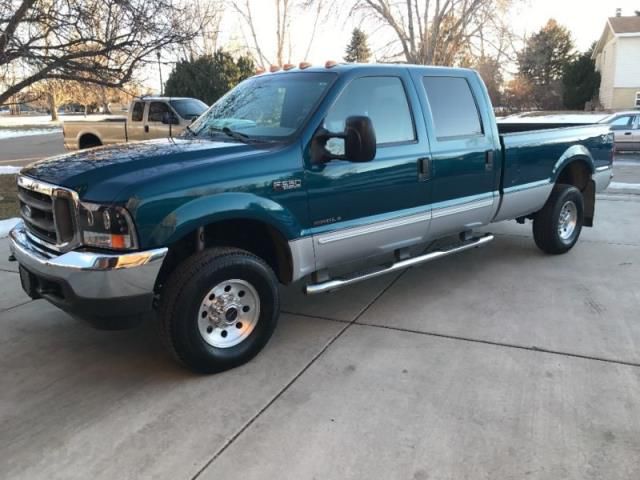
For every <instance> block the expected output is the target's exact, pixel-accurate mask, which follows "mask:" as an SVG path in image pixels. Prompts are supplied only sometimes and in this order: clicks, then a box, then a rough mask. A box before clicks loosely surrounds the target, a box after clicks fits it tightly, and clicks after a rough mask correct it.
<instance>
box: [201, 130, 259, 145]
mask: <svg viewBox="0 0 640 480" xmlns="http://www.w3.org/2000/svg"><path fill="white" fill-rule="evenodd" d="M209 131H210V132H218V133H224V134H225V135H226V136H228V137H231V138H233V139H234V140H238V141H240V142H242V143H252V142H255V141H256V139H253V138H251V137H250V136H249V135H247V134H246V133H240V132H236V131H235V130H231V129H230V128H229V127H224V128H215V127H209Z"/></svg>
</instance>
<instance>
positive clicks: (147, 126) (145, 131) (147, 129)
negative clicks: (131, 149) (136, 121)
mask: <svg viewBox="0 0 640 480" xmlns="http://www.w3.org/2000/svg"><path fill="white" fill-rule="evenodd" d="M144 133H149V125H145V126H144Z"/></svg>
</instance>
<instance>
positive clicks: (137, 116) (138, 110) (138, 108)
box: [131, 102, 144, 122]
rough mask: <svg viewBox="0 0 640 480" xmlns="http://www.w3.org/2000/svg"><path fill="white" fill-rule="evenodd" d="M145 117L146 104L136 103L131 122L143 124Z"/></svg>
mask: <svg viewBox="0 0 640 480" xmlns="http://www.w3.org/2000/svg"><path fill="white" fill-rule="evenodd" d="M143 115H144V103H142V102H136V103H134V104H133V110H132V111H131V121H132V122H141V121H142V117H143Z"/></svg>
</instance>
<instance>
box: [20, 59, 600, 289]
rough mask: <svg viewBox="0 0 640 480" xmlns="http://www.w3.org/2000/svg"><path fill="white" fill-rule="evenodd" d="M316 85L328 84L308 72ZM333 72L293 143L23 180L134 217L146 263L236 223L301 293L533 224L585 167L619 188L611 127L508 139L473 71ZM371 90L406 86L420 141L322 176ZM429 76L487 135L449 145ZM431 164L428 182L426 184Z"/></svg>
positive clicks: (86, 159) (72, 166)
mask: <svg viewBox="0 0 640 480" xmlns="http://www.w3.org/2000/svg"><path fill="white" fill-rule="evenodd" d="M317 71H324V72H326V71H327V70H326V69H314V68H311V69H308V70H305V72H317ZM331 72H332V73H333V74H334V76H335V79H334V81H333V83H332V84H331V86H330V88H329V89H328V90H327V92H326V94H325V95H324V97H323V98H322V101H321V102H320V103H319V105H318V106H317V108H316V109H315V111H314V112H313V114H312V115H311V116H310V118H309V120H308V121H307V123H306V125H305V126H304V128H303V129H302V130H301V133H300V134H299V135H298V136H297V137H295V138H293V139H292V140H291V141H288V142H287V143H264V144H250V145H246V144H242V143H237V142H236V141H234V140H232V139H227V140H224V141H222V140H216V141H209V140H202V139H188V138H181V139H163V140H155V141H150V142H142V143H130V144H126V145H119V146H113V147H104V148H98V149H93V150H88V151H83V152H79V153H74V154H67V155H62V156H59V157H54V158H51V159H48V160H44V161H42V162H38V163H35V164H32V165H31V166H29V167H27V168H25V169H24V170H23V172H22V174H23V175H27V176H30V177H34V178H37V179H40V180H42V181H45V182H48V183H51V184H54V185H60V186H64V187H66V188H70V189H73V190H75V191H77V192H78V195H79V196H80V197H81V199H82V200H86V201H91V202H97V203H109V204H117V205H120V206H124V207H126V208H127V209H128V210H129V212H130V213H131V215H132V217H133V219H134V222H135V224H136V228H137V234H138V237H139V238H138V241H139V245H140V248H141V249H155V248H161V247H169V248H170V247H171V246H172V245H173V244H175V243H176V242H178V241H179V240H180V239H181V238H184V237H185V236H186V235H190V234H192V233H193V232H195V231H196V230H197V229H198V228H200V227H203V226H207V225H211V224H214V223H216V222H220V221H224V220H229V219H233V220H243V219H246V220H252V221H258V222H261V223H263V224H266V225H269V226H271V227H272V228H273V229H275V230H276V231H278V232H279V233H280V235H281V237H282V239H284V241H286V242H287V244H288V247H289V253H290V256H289V257H290V259H291V265H290V268H291V270H292V272H291V275H290V276H289V278H291V279H293V280H296V279H298V278H301V277H302V276H305V275H307V274H310V273H312V272H314V271H318V270H323V269H326V268H330V267H333V266H336V265H339V264H342V263H345V262H349V261H352V260H356V259H362V258H366V257H370V256H376V255H379V254H384V253H388V252H392V251H396V250H398V249H401V248H404V247H410V246H413V245H417V244H420V243H424V242H426V241H428V240H430V239H434V238H438V237H442V236H445V235H448V234H452V233H459V232H461V231H466V230H470V229H472V228H475V227H478V226H481V225H486V224H488V223H491V222H493V221H500V220H506V219H513V218H518V217H523V216H526V215H530V214H532V213H534V212H536V211H537V210H539V209H540V208H541V207H542V206H543V205H544V203H545V202H546V200H547V198H548V196H549V194H550V192H551V189H552V188H553V185H554V183H555V182H556V181H557V180H558V178H559V176H560V175H561V174H562V171H563V170H564V169H565V168H566V167H567V165H569V164H571V163H573V162H581V163H583V164H584V165H585V168H587V169H588V172H589V174H590V175H591V176H592V180H591V181H594V182H596V179H597V177H598V175H599V178H600V182H596V186H597V187H598V188H604V186H606V184H607V183H608V181H607V180H606V178H605V177H606V176H607V175H608V176H609V177H610V168H611V149H612V137H611V135H610V134H609V131H608V128H607V127H605V126H583V127H575V128H567V129H554V130H546V131H535V132H522V133H511V134H504V135H501V134H500V132H499V130H498V127H497V125H496V122H495V118H494V115H493V109H492V106H491V102H490V100H489V97H488V94H487V91H486V88H485V87H484V84H483V83H482V81H481V79H480V77H479V76H478V74H477V73H475V72H473V71H472V70H466V69H451V68H446V69H445V68H436V67H418V66H393V65H387V66H356V65H344V66H337V67H335V68H333V69H331ZM300 73H301V74H303V72H300ZM287 74H289V73H288V72H281V73H274V74H268V75H287ZM370 76H392V77H397V78H399V79H400V81H401V82H402V84H403V86H404V89H405V92H406V95H407V99H408V102H409V105H410V107H411V113H412V118H413V124H414V129H415V140H413V141H410V142H405V143H396V144H387V145H379V146H378V149H377V154H376V157H375V159H374V160H372V161H370V162H365V163H354V162H349V161H344V160H333V161H330V162H327V163H316V162H314V160H313V158H312V155H311V149H310V146H311V142H312V139H313V137H314V135H315V134H316V132H317V131H318V129H319V128H320V127H321V126H322V124H323V121H324V118H325V117H326V115H327V112H328V111H329V109H330V108H331V106H332V105H333V103H334V102H335V101H336V99H337V98H338V96H339V95H340V94H341V93H342V92H343V91H344V89H345V88H346V87H347V86H348V85H349V84H350V83H351V82H353V81H354V80H356V79H358V78H362V77H370ZM424 76H447V77H462V78H465V79H466V80H467V82H468V83H469V85H470V87H471V90H472V92H473V95H474V97H475V100H476V103H477V107H478V112H479V114H480V117H481V120H482V125H483V133H482V134H481V135H477V136H473V137H467V138H456V139H453V140H444V141H443V140H438V139H437V138H436V136H435V133H434V119H433V117H432V114H431V109H430V107H429V102H428V98H427V96H426V94H425V91H424V87H423V82H422V78H423V77H424ZM425 159H428V161H429V162H430V169H429V175H428V176H426V177H425V176H424V175H422V174H421V172H420V162H423V161H424V160H425Z"/></svg>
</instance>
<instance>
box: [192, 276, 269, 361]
mask: <svg viewBox="0 0 640 480" xmlns="http://www.w3.org/2000/svg"><path fill="white" fill-rule="evenodd" d="M259 317H260V297H259V296H258V292H257V291H256V289H255V288H253V286H252V285H251V284H250V283H248V282H246V281H244V280H239V279H233V280H227V281H225V282H221V283H219V284H218V285H216V286H215V287H213V288H212V289H211V290H210V291H209V292H208V293H207V294H206V295H205V296H204V298H203V299H202V302H201V303H200V309H199V310H198V328H199V330H200V335H202V338H203V339H204V341H205V342H207V343H208V344H209V345H211V346H212V347H216V348H230V347H234V346H236V345H238V344H239V343H241V342H242V341H243V340H245V339H246V338H247V337H248V336H249V335H251V332H253V330H254V329H255V327H256V324H257V323H258V318H259Z"/></svg>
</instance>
